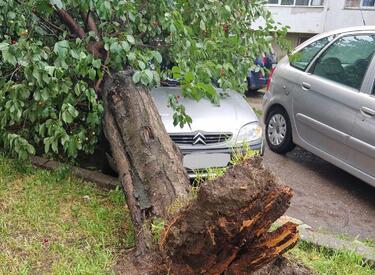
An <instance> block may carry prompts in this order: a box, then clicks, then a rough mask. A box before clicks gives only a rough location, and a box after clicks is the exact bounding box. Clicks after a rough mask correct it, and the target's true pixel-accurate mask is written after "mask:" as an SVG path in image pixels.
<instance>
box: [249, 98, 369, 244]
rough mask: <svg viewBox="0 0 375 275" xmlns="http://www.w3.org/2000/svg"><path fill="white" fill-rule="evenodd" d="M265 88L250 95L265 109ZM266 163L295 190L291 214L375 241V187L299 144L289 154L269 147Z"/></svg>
mask: <svg viewBox="0 0 375 275" xmlns="http://www.w3.org/2000/svg"><path fill="white" fill-rule="evenodd" d="M262 97H263V92H255V93H252V94H251V95H248V97H247V100H248V102H249V103H250V105H251V106H253V108H254V109H257V110H262ZM264 164H265V166H266V167H268V168H270V169H271V170H272V171H273V172H274V173H275V174H276V175H277V177H278V178H279V179H280V182H281V183H284V184H286V185H288V186H290V187H292V188H293V190H294V197H293V199H292V204H291V207H290V208H289V210H288V212H287V215H288V216H291V217H294V218H297V219H299V220H302V221H303V222H305V223H306V224H308V225H310V226H312V227H313V228H314V229H315V230H319V231H321V232H323V233H324V232H327V233H332V234H334V235H337V236H340V235H343V236H350V237H352V238H353V237H354V238H358V239H362V240H364V239H369V240H371V241H373V242H375V187H371V186H370V185H368V184H366V183H364V182H363V181H361V180H360V179H357V178H356V177H354V176H352V175H350V174H348V173H346V172H345V171H343V170H341V169H339V168H337V167H336V166H334V165H332V164H330V163H328V162H326V161H324V160H322V159H320V158H319V157H317V156H315V155H314V154H312V153H310V152H308V151H306V150H304V149H302V148H300V147H296V149H294V150H293V151H292V152H290V153H288V154H287V155H285V156H282V155H278V154H275V153H273V152H272V151H271V150H269V149H268V148H266V151H265V155H264Z"/></svg>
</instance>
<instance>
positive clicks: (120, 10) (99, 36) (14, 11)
mask: <svg viewBox="0 0 375 275" xmlns="http://www.w3.org/2000/svg"><path fill="white" fill-rule="evenodd" d="M265 2H266V1H262V0H245V1H243V0H195V1H186V0H154V1H144V0H143V1H141V0H105V1H102V0H81V1H75V0H0V52H1V55H0V56H1V59H0V66H1V69H0V146H2V147H3V148H6V149H7V150H8V151H10V152H11V153H12V154H14V155H16V156H17V157H19V158H21V159H25V158H27V157H28V155H30V154H35V153H47V154H58V155H60V156H65V157H68V158H75V157H76V156H77V155H78V153H79V152H85V153H92V152H93V150H94V149H95V146H96V144H97V142H98V138H99V135H100V132H101V123H102V119H101V118H102V113H103V104H102V101H101V97H100V91H101V87H102V82H103V81H105V76H110V75H111V73H113V72H115V71H120V70H123V69H131V70H133V71H134V74H133V81H134V82H135V83H136V84H140V85H141V84H142V85H146V86H149V87H152V86H156V85H160V81H161V80H164V79H166V78H167V77H173V78H179V79H181V81H180V83H181V86H182V89H183V96H185V97H191V98H193V99H195V100H200V99H201V98H203V97H205V98H208V99H210V100H211V101H213V102H219V99H220V95H218V94H217V93H216V90H215V89H214V86H213V80H215V83H217V84H218V85H219V86H220V87H222V88H224V89H233V90H236V91H243V90H244V87H245V77H246V74H247V72H248V70H249V68H250V67H251V66H253V63H254V59H255V58H256V57H257V56H259V55H260V54H261V53H264V52H269V51H270V47H271V45H270V42H271V40H272V39H277V38H279V37H282V36H284V35H285V33H286V28H285V27H282V26H281V25H280V24H278V23H277V22H275V21H274V20H273V19H272V18H271V14H270V12H269V11H268V10H267V9H266V8H265V6H264V4H265ZM258 21H262V22H265V23H264V24H261V27H256V28H255V27H253V25H254V24H255V23H256V22H258ZM166 104H168V103H167V102H166ZM169 104H170V106H171V108H174V110H175V123H189V122H190V118H189V117H188V116H187V115H186V114H185V111H184V108H183V106H182V105H180V104H179V102H178V99H176V98H174V99H173V98H172V99H171V100H170V102H169Z"/></svg>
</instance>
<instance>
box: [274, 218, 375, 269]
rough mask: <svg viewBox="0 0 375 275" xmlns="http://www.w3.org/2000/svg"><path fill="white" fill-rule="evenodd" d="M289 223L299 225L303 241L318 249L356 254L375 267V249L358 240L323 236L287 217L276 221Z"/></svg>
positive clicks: (277, 223) (277, 222) (300, 222)
mask: <svg viewBox="0 0 375 275" xmlns="http://www.w3.org/2000/svg"><path fill="white" fill-rule="evenodd" d="M288 221H289V222H293V223H295V224H297V225H298V230H299V232H300V236H301V240H303V241H305V242H308V243H312V244H314V245H316V246H318V247H325V248H328V249H332V250H347V251H352V252H355V253H356V254H358V255H359V256H361V257H362V258H363V259H364V260H365V261H366V262H368V263H369V264H371V265H373V266H375V248H372V247H369V246H367V245H365V244H364V243H362V242H360V241H358V240H356V239H353V240H342V239H339V238H337V237H336V236H334V235H332V234H323V233H320V232H316V231H314V230H313V229H312V228H311V226H309V225H307V224H305V223H303V222H302V221H300V220H298V219H295V218H291V217H288V216H286V215H285V216H282V217H281V218H280V219H278V220H277V221H276V225H282V224H284V223H286V222H288Z"/></svg>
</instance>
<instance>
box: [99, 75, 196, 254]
mask: <svg viewBox="0 0 375 275" xmlns="http://www.w3.org/2000/svg"><path fill="white" fill-rule="evenodd" d="M105 82H106V83H105V87H104V97H103V98H104V104H105V105H104V106H105V110H106V111H105V119H104V128H105V133H106V137H107V139H108V141H109V143H110V144H111V151H112V154H113V157H114V160H115V162H116V165H117V170H118V171H119V177H120V181H121V183H122V185H123V187H124V190H125V193H126V196H127V204H128V206H129V209H130V211H131V213H132V219H133V223H134V226H135V229H136V231H137V236H138V238H137V239H138V241H140V240H142V241H141V243H138V250H139V251H140V252H142V253H143V252H145V251H146V250H148V249H151V248H152V247H153V245H152V242H151V233H150V229H149V227H150V226H149V225H150V223H152V221H153V219H154V218H156V217H160V218H163V217H166V216H167V215H168V209H169V208H170V207H171V206H172V204H173V203H174V202H175V201H176V199H177V198H179V199H183V198H187V196H188V192H189V189H190V186H189V181H188V178H187V175H186V171H185V170H184V168H183V165H182V155H181V154H180V153H179V150H178V148H177V147H176V146H175V145H174V144H173V142H172V140H171V139H170V138H169V136H168V134H167V133H166V131H165V129H164V126H163V123H162V121H161V118H160V116H159V113H158V111H157V109H156V106H155V104H154V103H153V101H152V98H151V96H150V94H149V91H148V89H147V88H146V87H143V86H135V85H134V84H133V82H132V78H131V72H130V71H126V72H120V73H118V74H115V75H114V76H113V78H110V79H108V80H106V81H105ZM166 104H167V103H166ZM145 225H146V226H145Z"/></svg>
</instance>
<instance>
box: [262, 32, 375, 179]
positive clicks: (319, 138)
mask: <svg viewBox="0 0 375 275" xmlns="http://www.w3.org/2000/svg"><path fill="white" fill-rule="evenodd" d="M374 52H375V26H367V27H354V28H347V29H340V30H337V31H332V32H328V33H324V34H320V35H317V36H315V37H313V38H311V39H310V40H308V41H306V42H305V43H303V44H302V45H300V46H299V47H297V48H296V49H295V51H294V52H293V53H292V54H291V55H290V56H289V57H288V56H287V57H284V58H283V59H282V60H281V61H280V62H279V64H278V66H277V67H276V69H275V70H274V72H273V74H272V79H271V82H270V87H269V91H268V92H266V94H265V96H264V111H265V116H264V118H265V121H264V122H265V128H266V129H265V136H266V140H267V143H268V145H269V147H270V149H271V150H272V151H274V152H276V153H280V154H283V153H286V152H288V151H290V150H292V149H293V147H294V146H295V144H297V145H299V146H301V147H303V148H305V149H307V150H308V151H311V152H312V153H314V154H316V155H318V156H319V157H321V158H323V159H325V160H327V161H329V162H331V163H332V164H334V165H336V166H338V167H340V168H342V169H344V170H346V171H347V172H349V173H351V174H353V175H355V176H357V177H358V178H360V179H362V180H363V181H365V182H367V183H369V184H370V185H372V186H375V85H374V80H375V58H374Z"/></svg>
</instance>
